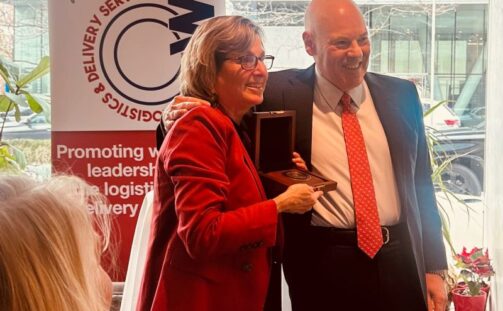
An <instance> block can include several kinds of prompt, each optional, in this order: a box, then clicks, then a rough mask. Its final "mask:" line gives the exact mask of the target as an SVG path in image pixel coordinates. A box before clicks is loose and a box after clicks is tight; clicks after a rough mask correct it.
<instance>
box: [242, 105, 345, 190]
mask: <svg viewBox="0 0 503 311" xmlns="http://www.w3.org/2000/svg"><path fill="white" fill-rule="evenodd" d="M248 126H249V129H250V131H249V132H250V133H251V137H250V139H251V145H252V151H253V154H252V158H253V161H254V163H255V167H256V168H257V170H258V171H259V174H260V177H261V180H262V184H263V185H264V189H265V190H266V192H267V195H268V196H269V197H271V196H276V195H278V194H280V193H282V192H284V191H285V190H286V189H287V188H288V187H289V186H291V185H293V184H297V183H306V184H308V185H310V186H312V187H314V188H315V190H321V191H323V192H328V191H332V190H335V188H336V187H337V183H336V182H335V181H332V180H330V179H328V178H325V177H323V176H320V175H318V174H314V173H312V172H308V171H303V170H299V169H296V168H295V164H293V163H292V153H293V151H294V143H295V111H293V110H288V111H267V112H254V113H253V117H252V118H251V120H250V122H249V123H248ZM301 156H302V155H301Z"/></svg>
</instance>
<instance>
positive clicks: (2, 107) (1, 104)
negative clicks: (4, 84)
mask: <svg viewBox="0 0 503 311" xmlns="http://www.w3.org/2000/svg"><path fill="white" fill-rule="evenodd" d="M10 103H11V100H10V99H9V98H8V97H7V96H5V95H0V112H8V111H7V110H9V111H10V110H12V108H13V107H14V105H11V104H10Z"/></svg>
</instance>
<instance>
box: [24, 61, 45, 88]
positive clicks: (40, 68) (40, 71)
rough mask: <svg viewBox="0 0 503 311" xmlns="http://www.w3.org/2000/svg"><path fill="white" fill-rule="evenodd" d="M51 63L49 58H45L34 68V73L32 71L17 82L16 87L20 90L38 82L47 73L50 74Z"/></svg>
mask: <svg viewBox="0 0 503 311" xmlns="http://www.w3.org/2000/svg"><path fill="white" fill-rule="evenodd" d="M50 65H51V63H50V61H49V56H44V57H42V59H41V60H40V62H39V63H38V65H37V67H35V68H33V70H32V71H30V72H29V73H28V74H26V76H24V77H22V78H21V79H19V81H17V83H16V85H17V86H18V87H19V88H22V87H24V86H25V85H26V84H28V83H30V82H32V81H33V80H36V79H38V78H40V77H42V76H44V75H46V74H47V73H49V70H50Z"/></svg>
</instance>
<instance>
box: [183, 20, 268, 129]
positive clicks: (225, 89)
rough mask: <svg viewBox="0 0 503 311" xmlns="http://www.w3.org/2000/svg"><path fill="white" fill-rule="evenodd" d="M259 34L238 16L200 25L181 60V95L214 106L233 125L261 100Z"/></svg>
mask: <svg viewBox="0 0 503 311" xmlns="http://www.w3.org/2000/svg"><path fill="white" fill-rule="evenodd" d="M262 36H263V35H262V30H261V29H260V28H259V27H258V26H257V25H255V24H254V23H253V22H252V21H251V20H249V19H247V18H245V17H242V16H220V17H215V18H212V19H209V20H207V21H205V22H204V23H203V24H201V25H200V26H199V27H198V28H197V29H196V31H195V33H194V35H193V36H192V38H191V40H190V42H189V44H188V45H187V48H186V49H185V52H184V55H183V57H182V64H181V86H180V90H181V94H182V95H185V96H193V97H198V98H201V99H204V100H207V101H209V102H211V103H212V104H214V105H218V106H220V107H221V108H223V110H224V112H225V113H226V114H227V115H229V117H231V119H233V120H234V121H235V122H239V121H240V119H241V117H242V116H243V115H244V113H246V112H247V111H248V110H249V109H250V108H251V107H253V106H255V105H258V104H260V103H261V102H262V100H263V96H262V95H263V92H264V88H265V85H266V82H267V77H268V73H267V69H269V68H271V67H272V63H273V60H274V57H272V56H270V55H265V52H264V46H263V43H262Z"/></svg>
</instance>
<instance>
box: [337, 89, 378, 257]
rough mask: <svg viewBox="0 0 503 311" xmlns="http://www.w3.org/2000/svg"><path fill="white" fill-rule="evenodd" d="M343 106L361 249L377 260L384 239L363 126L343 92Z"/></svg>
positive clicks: (357, 232) (343, 124)
mask: <svg viewBox="0 0 503 311" xmlns="http://www.w3.org/2000/svg"><path fill="white" fill-rule="evenodd" d="M341 104H342V107H343V111H342V130H343V132H344V141H345V143H346V153H347V156H348V163H349V175H350V179H351V190H352V192H353V203H354V208H355V218H356V234H357V237H358V247H359V248H360V249H361V250H362V251H363V252H364V253H365V254H367V255H368V256H369V257H370V258H374V256H375V255H376V254H377V252H378V251H379V249H380V248H381V246H382V244H383V237H382V231H381V226H380V224H379V214H378V212H377V202H376V197H375V191H374V184H373V183H372V174H371V173H370V166H369V159H368V157H367V150H366V149H365V141H364V139H363V134H362V129H361V128H360V123H359V122H358V118H357V117H356V114H355V113H354V112H352V111H351V97H350V96H349V95H348V94H346V93H344V95H342V98H341Z"/></svg>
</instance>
